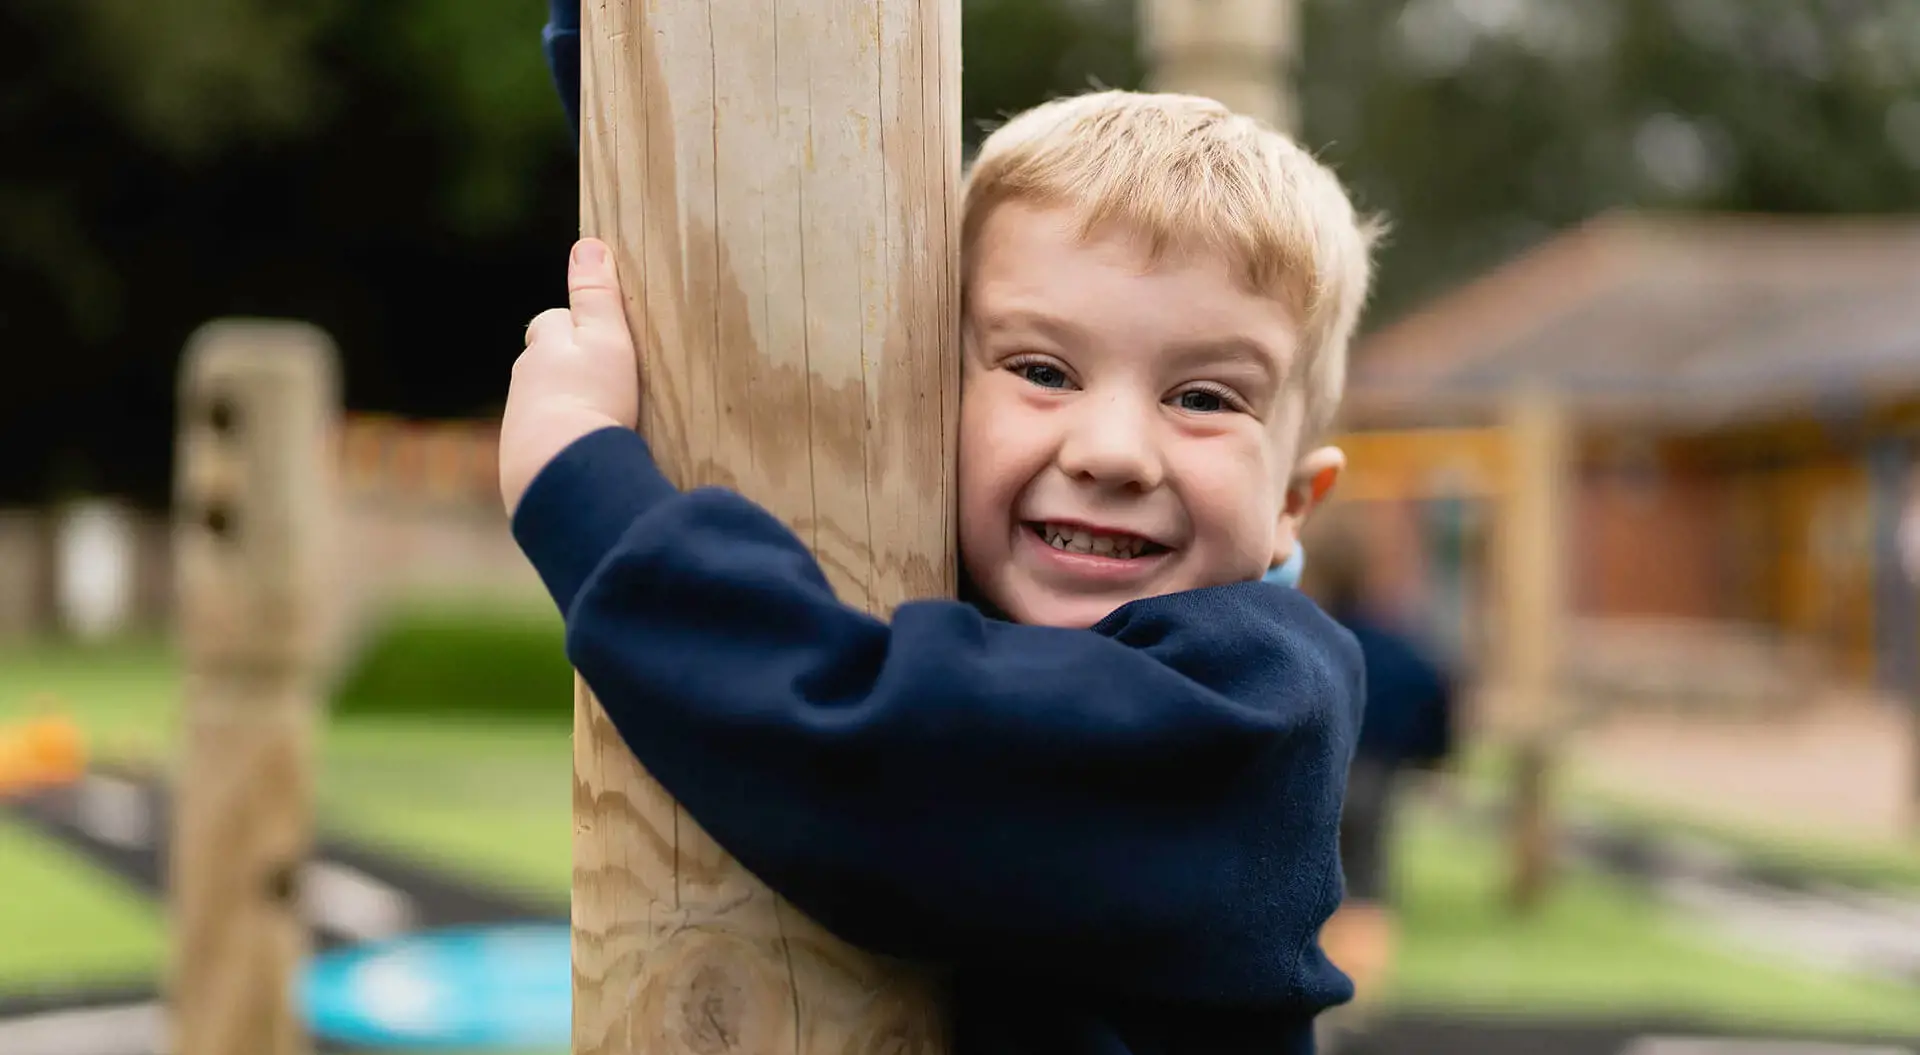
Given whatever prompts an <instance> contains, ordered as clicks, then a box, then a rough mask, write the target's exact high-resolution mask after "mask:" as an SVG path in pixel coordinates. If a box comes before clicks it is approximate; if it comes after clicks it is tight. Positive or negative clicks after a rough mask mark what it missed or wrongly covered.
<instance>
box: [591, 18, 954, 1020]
mask: <svg viewBox="0 0 1920 1055" xmlns="http://www.w3.org/2000/svg"><path fill="white" fill-rule="evenodd" d="M583 13H584V22H583V26H582V50H583V55H582V80H583V84H582V90H581V227H582V233H583V234H585V235H589V236H595V237H599V238H601V239H604V240H605V241H606V242H607V243H608V244H609V245H610V246H611V247H612V249H613V253H614V258H615V260H616V261H617V263H618V265H619V270H620V275H621V279H622V286H623V289H624V291H625V294H626V297H627V317H628V320H629V322H630V324H631V326H632V329H633V333H634V337H635V339H636V343H637V345H638V346H639V348H640V355H641V363H640V364H639V368H640V370H641V375H642V381H643V387H642V404H641V431H642V432H643V433H644V434H645V435H646V436H647V438H648V440H649V442H650V443H651V444H652V446H653V449H654V453H655V456H656V457H657V458H658V459H659V462H660V466H661V468H662V470H663V471H664V472H665V473H666V474H667V476H668V477H669V478H670V479H672V480H673V481H674V482H675V483H676V484H678V485H680V486H682V487H689V486H699V485H707V484H718V485H723V486H727V487H732V488H735V489H737V490H739V491H740V492H741V493H743V494H745V495H746V496H748V497H749V498H752V499H754V500H755V501H757V502H759V503H760V504H761V505H763V506H764V507H766V508H767V509H768V510H770V511H771V512H773V513H774V514H775V515H776V516H778V517H780V518H781V519H782V520H784V521H785V522H786V523H787V524H788V525H789V526H791V527H792V528H793V529H794V530H795V531H796V533H797V534H799V536H800V537H801V538H802V539H805V540H807V541H808V543H809V544H810V545H811V546H812V548H813V551H814V553H815V554H816V555H817V556H818V557H819V559H820V562H821V565H822V566H823V568H824V569H825V571H826V575H827V578H828V580H829V581H830V582H831V583H832V585H833V587H834V589H835V591H836V592H837V593H838V595H839V596H840V598H841V599H842V600H844V601H847V602H848V603H851V604H854V605H858V606H861V607H863V608H866V609H867V610H869V611H873V612H876V613H886V612H888V611H890V610H891V609H893V608H894V607H895V606H896V605H898V604H900V603H901V602H903V601H906V600H909V599H912V598H918V597H929V596H950V595H951V594H952V593H953V590H954V586H955V574H956V570H955V567H956V566H955V554H954V547H955V531H954V522H953V507H954V495H953V461H954V459H953V449H952V444H953V437H954V434H955V422H956V420H957V413H958V407H959V390H958V386H959V379H960V361H959V343H958V342H959V282H958V248H959V247H958V208H959V176H960V111H959V100H960V3H959V0H817V2H813V3H807V4H787V3H779V4H774V3H768V2H766V0H751V2H749V0H594V2H591V3H588V4H586V5H584V12H583ZM574 696H575V699H574V796H573V803H574V805H573V809H574V848H573V869H574V870H573V984H574V999H573V1050H574V1052H575V1055H610V1053H618V1055H628V1053H634V1055H638V1053H645V1055H678V1053H693V1052H716V1051H742V1052H754V1053H761V1052H769V1053H771V1052H781V1053H793V1055H829V1053H831V1055H842V1053H862V1052H882V1051H884V1052H899V1053H902V1055H908V1053H913V1055H919V1053H932V1052H937V1051H939V1050H941V1049H942V1048H943V1047H944V1045H945V1037H944V1033H943V1026H942V1023H941V1021H940V1018H939V1015H938V1013H937V1012H938V1008H937V1000H936V998H935V997H934V996H933V994H932V990H931V988H930V987H929V986H928V985H927V984H926V983H925V982H924V980H923V979H920V978H918V977H916V976H914V975H913V974H911V973H909V972H908V971H907V970H905V969H904V968H902V967H901V966H899V965H894V964H888V963H883V962H881V961H878V960H876V959H874V958H871V957H868V956H866V955H863V954H861V953H858V952H856V951H855V950H853V949H851V948H849V947H847V946H845V945H843V944H842V943H840V942H839V941H837V940H836V939H834V938H833V937H832V936H830V935H828V934H827V933H826V932H825V931H824V930H823V929H821V928H820V927H819V926H817V925H816V924H814V923H812V922H811V921H810V920H807V919H806V918H804V917H802V916H801V915H800V914H799V913H798V912H797V911H796V910H794V908H793V907H792V906H791V905H788V904H785V903H783V902H782V901H781V900H780V899H779V898H778V897H776V896H775V895H773V894H772V893H771V892H770V891H769V890H767V888H766V887H765V886H763V885H762V884H761V883H760V882H759V881H758V880H757V879H755V878H754V877H753V876H752V875H751V874H749V873H748V872H747V871H746V870H745V869H744V868H742V867H741V866H740V865H739V864H738V863H737V862H735V861H734V860H732V859H731V858H730V857H729V856H728V855H727V854H726V853H725V852H724V851H723V850H722V849H721V848H720V847H718V846H717V845H716V844H714V842H713V841H712V839H711V838H710V837H709V836H707V835H706V834H705V833H704V832H703V831H701V830H700V828H699V826H698V825H697V824H695V823H694V821H693V818H692V817H691V816H689V815H688V814H687V813H686V812H685V811H684V810H683V809H682V808H681V807H680V806H679V805H678V804H677V803H675V802H674V801H673V800H672V799H671V798H670V797H669V796H668V795H667V793H666V792H665V791H664V790H663V789H662V788H661V787H660V785H659V784H657V783H656V782H655V781H654V780H653V779H652V778H651V777H649V776H648V775H647V774H646V773H645V772H644V771H642V770H641V768H640V767H639V766H638V765H637V763H636V762H635V761H634V759H633V757H632V755H631V754H630V753H629V752H628V751H627V749H626V748H625V746H624V745H623V744H622V742H621V740H620V738H619V734H618V733H617V732H616V731H615V730H614V729H613V727H612V725H611V724H610V723H609V722H608V720H607V718H606V715H605V713H604V712H603V711H602V710H601V708H600V705H599V704H598V702H597V701H595V700H594V698H593V696H592V694H591V692H590V691H589V690H588V689H587V687H586V686H585V685H584V683H581V682H579V680H578V679H577V678H576V685H575V694H574Z"/></svg>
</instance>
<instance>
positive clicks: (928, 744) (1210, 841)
mask: <svg viewBox="0 0 1920 1055" xmlns="http://www.w3.org/2000/svg"><path fill="white" fill-rule="evenodd" d="M565 36H566V34H565V32H564V30H563V31H562V32H559V33H552V32H550V34H549V39H550V40H559V41H561V42H562V43H564V40H565ZM556 68H557V69H560V70H562V71H564V70H566V69H569V68H573V69H577V66H571V67H570V66H569V65H568V64H567V63H566V62H565V61H564V60H563V61H560V62H556ZM562 85H563V91H565V92H576V91H577V84H569V83H568V82H567V79H566V77H565V75H564V72H563V74H562ZM965 209H966V213H965V221H964V228H963V252H964V254H965V258H964V264H965V269H964V282H965V291H966V297H965V305H966V309H965V310H966V315H965V320H964V323H965V353H964V376H963V379H962V384H963V388H962V397H961V423H960V435H959V445H960V451H959V466H960V468H959V510H958V513H959V527H960V531H959V535H960V547H961V557H962V562H963V567H964V571H965V574H966V579H967V583H968V588H969V593H970V596H977V597H978V599H979V600H978V603H977V604H969V603H962V602H957V601H939V600H929V601H921V602H914V603H910V604H907V605H904V606H902V607H901V608H900V609H899V610H898V611H897V612H896V613H895V614H894V616H893V618H892V621H891V622H890V623H889V622H883V621H881V620H879V619H876V618H873V617H871V616H868V615H866V614H864V613H862V612H860V611H857V610H855V609H852V608H849V607H847V606H845V605H843V604H841V603H840V602H839V601H837V600H836V599H835V598H834V596H833V595H832V593H831V591H830V589H829V588H828V586H827V583H826V580H825V578H824V576H823V575H822V573H821V571H820V569H819V567H818V565H817V564H816V563H815V562H814V560H813V558H812V557H811V556H810V555H809V554H808V552H807V550H806V548H805V547H804V546H803V545H802V544H801V543H800V541H799V540H798V539H797V538H795V537H794V535H793V534H792V533H791V532H789V531H788V530H787V529H786V528H785V527H784V526H783V525H781V524H780V523H779V522H778V521H777V520H775V519H774V518H773V517H772V516H771V515H769V514H768V513H766V512H765V511H763V510H761V509H760V508H758V507H757V506H755V505H754V504H753V503H752V502H750V501H748V500H746V499H745V498H743V497H741V496H740V495H737V494H734V493H731V492H728V491H724V490H718V489H705V490H696V491H692V492H687V493H682V492H680V491H678V490H677V489H675V488H674V487H673V486H672V485H671V484H669V483H668V482H667V481H666V480H665V479H664V478H663V477H662V476H661V475H660V473H659V471H658V470H657V468H656V467H655V466H654V463H653V461H652V458H651V456H650V454H649V451H648V448H647V445H646V443H645V442H644V441H642V440H641V438H640V437H639V436H638V435H637V434H635V433H634V431H633V426H634V423H635V419H636V416H637V398H638V392H637V379H636V377H635V371H634V369H633V362H634V348H633V345H632V341H631V337H630V335H629V333H628V330H627V326H626V323H625V321H624V317H623V314H622V310H621V298H620V293H619V290H618V285H617V276H616V275H615V274H614V271H613V267H612V264H611V263H610V262H609V259H608V254H607V252H606V249H605V247H604V246H603V245H601V244H600V243H598V242H594V241H591V240H588V241H583V242H581V243H579V244H578V245H577V246H576V247H575V250H574V253H573V257H572V262H571V264H570V267H569V288H570V291H571V310H570V311H569V310H566V309H555V310H554V311H550V312H547V313H545V314H543V315H541V316H540V317H539V318H538V319H536V320H535V321H534V323H533V324H532V325H531V326H530V327H529V329H528V333H527V345H528V346H527V350H526V351H525V353H523V354H522V356H521V358H520V360H519V362H518V363H517V364H516V366H515V368H514V377H513V382H512V386H511V389H510V392H509V395H508V400H507V409H506V414H505V418H504V420H503V422H502V430H501V488H502V493H503V497H504V499H505V502H506V505H507V508H508V509H509V510H510V511H511V513H512V515H513V527H514V532H515V535H516V537H517V538H518V540H519V542H520V544H521V546H522V548H523V549H524V550H525V552H526V553H527V555H528V557H529V558H530V559H531V560H532V562H533V564H534V566H535V567H536V568H537V569H538V570H539V572H540V574H541V576H542V577H543V579H544V580H545V582H546V583H547V585H548V587H549V589H550V591H551V592H552V594H553V596H554V599H555V600H556V602H557V603H558V604H559V606H560V608H561V610H562V611H563V612H564V613H565V614H566V622H567V643H568V655H569V657H570V658H571V659H572V660H573V662H574V664H575V666H576V667H577V668H578V669H579V670H580V671H581V673H582V674H583V676H584V677H585V678H586V680H587V681H588V683H589V684H591V685H592V686H593V687H594V689H595V691H596V693H597V694H598V695H599V696H600V698H601V701H602V703H603V704H604V705H605V707H606V709H607V712H608V714H609V716H610V718H611V719H612V721H613V723H614V725H615V726H616V728H617V729H618V730H619V732H620V734H621V736H622V737H623V739H624V740H625V742H626V743H627V745H628V746H629V748H630V749H631V750H632V751H633V752H634V754H635V755H636V757H637V758H638V759H639V760H640V761H641V763H642V764H643V765H645V766H646V768H647V769H648V771H649V772H650V773H652V774H653V776H654V777H655V778H657V779H658V780H660V781H661V783H662V784H663V785H664V786H665V787H666V789H667V790H668V791H669V792H670V793H671V794H673V795H674V796H675V797H676V798H677V799H678V800H679V801H680V802H681V803H682V804H683V805H685V806H686V807H687V808H688V809H689V810H690V811H691V812H692V814H693V816H694V817H695V818H697V819H698V820H699V822H700V823H701V825H702V826H703V827H704V828H706V829H707V830H708V831H709V832H710V833H711V834H712V835H713V836H714V838H715V839H716V840H717V841H718V842H719V843H720V844H721V845H722V846H724V847H726V848H727V849H728V850H729V851H730V852H731V853H733V854H734V855H735V856H736V857H737V858H738V859H739V860H740V861H741V863H743V864H744V865H745V866H746V867H748V868H749V869H751V870H752V871H753V872H754V873H755V874H757V875H758V876H760V877H761V879H762V880H764V881H765V882H766V883H767V884H768V885H769V886H771V887H772V888H773V889H775V890H776V891H778V892H780V893H781V894H782V895H784V896H786V897H787V898H789V899H790V900H791V901H793V902H794V903H795V904H796V905H797V906H798V907H799V908H801V909H802V910H803V911H805V912H807V913H808V914H809V915H811V916H813V917H814V918H815V919H817V920H819V921H820V922H821V923H822V924H824V925H826V926H827V927H828V928H829V929H831V930H833V931H834V932H835V933H837V934H839V935H840V936H842V937H843V938H845V939H847V940H849V941H851V942H853V943H855V944H858V945H861V946H864V947H866V948H869V949H872V950H874V951H877V952H881V953H885V954H889V955H894V956H899V957H905V958H910V959H918V960H924V961H929V962H933V963H937V964H940V965H942V966H945V967H947V968H950V969H951V972H952V977H953V980H954V991H953V1010H954V1029H955V1037H954V1042H955V1048H956V1050H957V1052H959V1053H961V1055H976V1053H1008V1055H1011V1053H1027V1052H1032V1053H1040V1052H1046V1053H1052V1055H1079V1053H1084V1055H1095V1053H1100V1055H1128V1053H1130V1055H1146V1053H1150V1052H1151V1053H1169V1055H1172V1053H1183V1052H1195V1053H1199V1052H1207V1053H1233V1052H1254V1051H1259V1052H1283V1053H1296V1052H1310V1051H1312V1045H1313V1040H1312V1022H1313V1018H1314V1016H1315V1015H1316V1014H1317V1013H1318V1012H1319V1011H1321V1010H1322V1009H1324V1008H1326V1007H1329V1006H1332V1005H1334V1004H1338V1003H1340V1002H1342V1001H1344V1000H1346V999H1348V998H1349V996H1350V995H1351V987H1350V985H1349V983H1348V982H1347V980H1346V978H1345V977H1344V976H1343V975H1341V974H1340V973H1339V972H1338V971H1337V970H1336V969H1334V968H1333V967H1332V965H1330V964H1329V963H1328V962H1327V960H1326V958H1325V957H1324V956H1323V955H1322V953H1321V950H1320V948H1319V945H1318V940H1317V935H1318V931H1319V929H1320V927H1321V925H1322V923H1324V922H1325V921H1326V919H1327V918H1328V916H1329V915H1330V914H1331V913H1332V912H1333V910H1334V907H1335V906H1336V905H1337V904H1338V903H1339V900H1340V894H1341V888H1340V869H1339V861H1338V856H1337V835H1336V833H1337V828H1338V820H1339V814H1340V801H1341V794H1342V787H1343V785H1344V781H1345V778H1346V772H1347V767H1348V763H1349V761H1350V758H1351V755H1352V752H1353V747H1354V741H1355V737H1356V735H1357V729H1358V725H1359V709H1360V706H1361V697H1362V676H1363V675H1362V664H1361V659H1360V654H1359V650H1358V648H1357V647H1356V645H1355V643H1354V641H1353V638H1352V637H1351V636H1350V635H1349V634H1347V633H1346V632H1345V631H1343V630H1341V629H1340V628H1339V627H1338V625H1337V624H1335V623H1334V622H1333V621H1332V620H1330V619H1328V618H1327V617H1326V616H1325V615H1324V614H1322V613H1321V612H1320V610H1319V609H1317V608H1315V607H1314V606H1313V604H1312V603H1311V602H1310V601H1308V600H1306V599H1305V597H1304V596H1303V595H1301V594H1300V593H1298V592H1297V591H1295V590H1291V589H1287V588H1285V587H1280V586H1275V585H1272V584H1269V583H1264V582H1261V581H1260V580H1261V578H1262V576H1263V574H1264V573H1266V572H1267V571H1268V569H1269V568H1271V567H1273V566H1275V565H1279V564H1283V563H1285V562H1286V560H1287V558H1289V557H1290V556H1291V555H1292V554H1293V551H1294V546H1295V538H1296V534H1297V531H1298V529H1299V525H1300V524H1301V522H1302V520H1303V518H1304V517H1306V515H1307V514H1308V513H1309V512H1310V511H1311V510H1312V508H1313V507H1314V505H1315V504H1316V503H1317V502H1318V501H1319V500H1320V499H1321V498H1322V497H1324V495H1325V493H1326V491H1327V489H1328V488H1329V487H1330V486H1331V485H1332V482H1333V480H1334V478H1335V477H1336V476H1337V475H1338V473H1339V470H1340V468H1341V464H1342V460H1341V455H1340V453H1339V452H1338V451H1337V450H1334V449H1332V448H1327V447H1315V446H1314V445H1313V440H1314V439H1315V438H1316V437H1317V436H1318V435H1319V434H1320V432H1321V430H1322V429H1324V427H1325V426H1326V423H1327V420H1328V417H1329V416H1330V414H1331V413H1332V410H1333V408H1334V406H1335V405H1336V404H1337V401H1338V395H1339V391H1340V387H1341V380H1342V376H1343V372H1344V358H1345V352H1346V346H1347V342H1348V339H1349V337H1350V335H1351V333H1352V330H1353V327H1354V324H1355V321H1356V318H1357V316H1358V314H1359V311H1360V307H1361V303H1362V301H1363V300H1364V298H1365V293H1366V287H1367V283H1368V276H1369V261H1368V256H1369V244H1368V243H1369V238H1368V234H1367V232H1366V230H1365V228H1364V226H1363V225H1362V224H1361V223H1360V222H1358V221H1357V220H1356V218H1355V216H1354V213H1353V210H1352V208H1351V206H1350V205H1349V203H1348V201H1347V198H1346V196H1345V194H1344V193H1343V192H1342V190H1341V188H1340V186H1339V184H1338V183H1337V181H1336V180H1335V179H1334V178H1333V176H1332V175H1331V174H1330V173H1328V172H1327V171H1326V170H1325V169H1323V168H1322V167H1320V166H1319V165H1318V164H1317V163H1315V162H1314V161H1313V159H1311V158H1310V157H1309V156H1307V155H1306V154H1305V153H1303V152H1302V151H1300V150H1299V149H1298V148H1297V147H1295V146H1294V145H1293V144H1292V143H1290V142H1288V141H1287V140H1286V139H1284V138H1283V137H1281V136H1279V135H1276V134H1274V133H1273V132H1270V131H1267V130H1265V129H1263V128H1260V127H1258V126H1256V125H1255V124H1254V123H1252V122H1250V121H1248V120H1246V119H1244V118H1239V117H1235V116H1232V115H1230V114H1228V113H1227V112H1226V111H1224V110H1223V109H1221V108H1220V107H1219V106H1218V105H1217V104H1213V103H1210V102H1207V101H1205V100H1198V99H1192V98H1186V97H1178V96H1146V95H1137V94H1131V93H1118V92H1115V93H1104V94H1099V95H1089V96H1083V97H1080V98H1077V99H1072V100H1066V101H1062V102H1057V103H1052V104H1049V105H1047V106H1043V107H1040V108H1037V109H1035V110H1033V111H1030V112H1028V113H1026V114H1024V115H1022V116H1020V117H1018V118H1016V119H1014V120H1013V121H1011V122H1010V123H1008V124H1007V126H1006V127H1004V128H1003V129H1001V130H1000V131H999V132H997V133H996V134H995V135H994V136H993V137H992V138H991V139H990V140H989V141H988V142H987V143H986V144H985V146H984V148H983V150H982V152H981V155H980V157H979V159H978V161H977V162H976V165H975V168H974V170H973V172H972V174H971V176H970V179H969V183H968V188H967V201H966V204H965Z"/></svg>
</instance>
